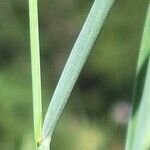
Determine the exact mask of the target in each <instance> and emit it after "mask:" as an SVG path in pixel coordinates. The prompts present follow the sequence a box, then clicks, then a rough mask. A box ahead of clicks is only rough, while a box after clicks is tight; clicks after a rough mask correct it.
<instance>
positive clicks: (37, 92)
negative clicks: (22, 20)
mask: <svg viewBox="0 0 150 150" xmlns="http://www.w3.org/2000/svg"><path fill="white" fill-rule="evenodd" d="M29 21H30V47H31V66H32V92H33V115H34V136H35V142H36V145H38V143H39V142H40V139H41V129H42V98H41V97H42V96H41V95H42V94H41V70H40V48H39V27H38V4H37V0H29Z"/></svg>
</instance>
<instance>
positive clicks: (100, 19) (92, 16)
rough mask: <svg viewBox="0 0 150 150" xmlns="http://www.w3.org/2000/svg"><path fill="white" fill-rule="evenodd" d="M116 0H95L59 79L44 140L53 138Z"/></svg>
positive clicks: (48, 115) (48, 113)
mask: <svg viewBox="0 0 150 150" xmlns="http://www.w3.org/2000/svg"><path fill="white" fill-rule="evenodd" d="M114 1H115V0H95V1H94V4H93V6H92V9H91V11H90V13H89V15H88V17H87V19H86V21H85V24H84V26H83V28H82V30H81V32H80V34H79V36H78V39H77V41H76V43H75V45H74V47H73V49H72V52H71V54H70V56H69V58H68V61H67V63H66V65H65V68H64V70H63V73H62V75H61V77H60V79H59V82H58V84H57V87H56V89H55V92H54V94H53V96H52V100H51V102H50V105H49V107H48V111H47V114H46V117H45V120H44V125H43V130H42V141H45V140H47V139H51V136H52V134H53V131H54V129H55V127H56V124H57V122H58V120H59V118H60V115H61V114H62V111H63V109H64V107H65V105H66V103H67V100H68V98H69V96H70V93H71V91H72V89H73V87H74V84H75V82H76V81H77V79H78V76H79V74H80V72H81V70H82V68H83V66H84V64H85V62H86V60H87V58H88V56H89V54H90V52H91V50H92V48H93V46H94V44H95V41H96V39H97V37H98V35H99V33H100V31H101V29H102V27H103V25H104V23H105V21H106V18H107V16H108V14H109V11H110V9H111V7H112V5H113V3H114Z"/></svg>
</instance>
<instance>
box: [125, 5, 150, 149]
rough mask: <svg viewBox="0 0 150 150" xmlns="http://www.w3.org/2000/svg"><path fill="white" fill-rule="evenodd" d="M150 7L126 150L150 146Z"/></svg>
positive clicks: (138, 67)
mask: <svg viewBox="0 0 150 150" xmlns="http://www.w3.org/2000/svg"><path fill="white" fill-rule="evenodd" d="M149 91H150V6H149V9H148V12H147V17H146V22H145V26H144V33H143V38H142V43H141V48H140V55H139V60H138V66H137V72H136V81H135V90H134V95H133V100H134V104H133V110H132V115H131V118H130V121H129V126H128V134H127V142H126V150H138V149H139V150H148V146H150V140H149V139H150V136H149V135H150V121H149V116H150V92H149Z"/></svg>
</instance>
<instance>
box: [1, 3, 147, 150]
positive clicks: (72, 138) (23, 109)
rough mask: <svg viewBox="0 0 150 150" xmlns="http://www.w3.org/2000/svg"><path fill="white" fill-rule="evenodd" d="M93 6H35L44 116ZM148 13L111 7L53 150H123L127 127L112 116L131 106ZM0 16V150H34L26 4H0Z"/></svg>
mask: <svg viewBox="0 0 150 150" xmlns="http://www.w3.org/2000/svg"><path fill="white" fill-rule="evenodd" d="M92 3H93V1H91V0H63V1H62V2H60V0H45V1H39V17H40V19H39V20H40V42H41V63H42V89H43V93H44V95H43V105H44V114H45V111H46V109H47V105H48V103H49V100H50V97H51V94H52V92H53V91H54V88H55V86H56V83H57V81H58V79H59V76H60V73H61V71H62V69H63V66H64V64H65V62H66V59H67V57H68V56H69V53H70V50H71V48H72V46H73V44H74V42H75V40H76V38H77V36H78V33H79V31H80V29H81V27H82V25H83V22H84V20H85V18H86V16H87V14H88V11H89V9H90V7H91V5H92ZM147 6H148V0H142V1H141V0H136V1H135V0H126V1H124V0H117V1H116V4H115V6H114V8H113V10H112V12H111V14H110V16H109V18H108V21H107V23H106V25H105V26H104V28H103V31H102V34H101V35H100V37H99V39H98V40H97V43H96V46H95V48H94V50H93V51H92V54H91V55H90V58H89V59H88V62H87V64H86V66H85V68H84V70H83V71H82V74H81V76H80V78H79V81H78V83H77V84H76V87H75V89H74V91H73V93H72V95H71V98H70V101H69V103H68V105H67V107H66V110H65V113H64V114H63V116H62V118H61V121H60V122H59V125H58V127H57V129H56V132H55V135H54V139H53V141H52V149H53V150H58V149H59V150H70V149H72V150H75V149H81V150H99V149H102V150H107V149H108V146H109V149H112V150H122V149H123V147H124V143H125V137H126V124H121V123H117V121H116V120H115V119H113V117H112V115H110V114H113V111H115V110H114V109H115V108H116V107H115V106H116V104H118V103H121V102H122V104H125V103H127V104H130V103H131V96H132V87H133V82H134V77H135V68H136V63H137V57H138V51H139V46H140V40H141V35H142V31H143V24H144V21H145V14H146V10H147ZM0 12H1V13H0V91H1V93H0V145H1V146H0V149H1V150H9V149H10V150H26V149H31V150H32V149H33V144H32V143H33V122H32V119H33V118H32V93H31V72H30V70H31V69H30V51H29V25H28V24H29V22H28V1H25V0H21V1H20V0H13V1H10V0H5V1H0ZM117 106H120V105H117ZM121 108H124V107H121ZM116 109H117V108H116ZM119 110H122V109H119ZM123 110H124V109H123ZM122 116H123V117H125V116H124V115H122ZM122 119H123V118H122Z"/></svg>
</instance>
